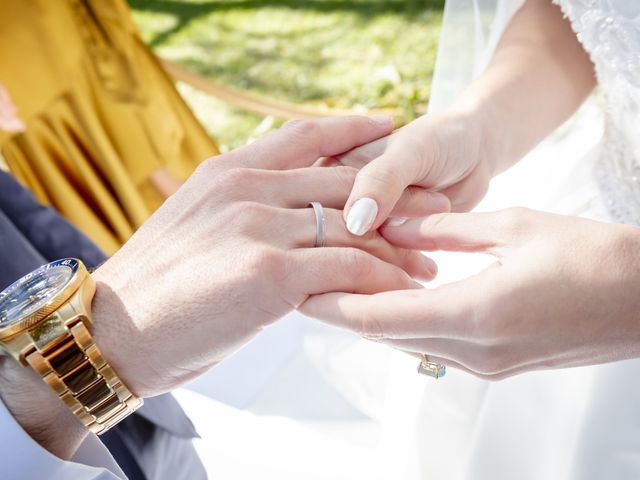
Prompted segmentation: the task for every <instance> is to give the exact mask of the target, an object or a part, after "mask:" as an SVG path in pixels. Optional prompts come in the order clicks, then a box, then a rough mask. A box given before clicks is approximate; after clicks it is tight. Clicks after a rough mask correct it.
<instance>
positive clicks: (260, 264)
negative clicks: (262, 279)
mask: <svg viewBox="0 0 640 480" xmlns="http://www.w3.org/2000/svg"><path fill="white" fill-rule="evenodd" d="M285 264H286V262H285V261H284V252H282V251H281V250H279V249H277V248H274V247H270V246H265V245H262V246H260V247H258V248H256V249H253V251H252V252H251V253H250V254H248V255H247V257H246V260H245V268H246V270H247V271H248V272H249V273H250V275H255V276H265V275H266V276H268V277H269V278H271V279H274V280H279V279H281V277H282V276H283V272H284V271H285V269H286V265H285Z"/></svg>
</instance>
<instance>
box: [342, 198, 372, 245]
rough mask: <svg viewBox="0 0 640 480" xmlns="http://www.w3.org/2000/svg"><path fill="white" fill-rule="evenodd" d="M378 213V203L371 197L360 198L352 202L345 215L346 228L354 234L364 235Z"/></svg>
mask: <svg viewBox="0 0 640 480" xmlns="http://www.w3.org/2000/svg"><path fill="white" fill-rule="evenodd" d="M377 215H378V204H377V203H376V201H375V200H374V199H373V198H366V197H365V198H361V199H360V200H358V201H357V202H356V203H354V204H353V206H352V207H351V210H349V215H347V230H349V231H350V232H351V233H353V234H354V235H358V236H361V235H364V234H365V233H367V232H368V231H369V229H370V228H371V226H372V225H373V222H374V221H375V220H376V216H377Z"/></svg>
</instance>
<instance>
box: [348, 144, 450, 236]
mask: <svg viewBox="0 0 640 480" xmlns="http://www.w3.org/2000/svg"><path fill="white" fill-rule="evenodd" d="M398 158H399V155H397V154H393V151H392V150H391V151H389V152H385V153H384V154H383V155H381V156H379V157H378V158H376V159H374V160H372V161H371V162H370V163H368V164H367V165H365V166H364V167H363V168H362V169H361V170H360V171H359V172H358V174H357V175H356V179H355V182H354V184H353V188H352V190H351V194H350V195H349V198H348V200H347V203H346V204H345V208H344V216H345V221H346V224H347V229H348V230H349V231H350V232H351V233H352V234H354V235H364V234H365V233H367V232H369V231H372V230H375V229H377V228H378V227H380V225H382V223H383V222H384V221H385V220H386V219H387V217H389V214H390V213H391V211H392V210H393V208H394V206H395V205H396V203H397V202H398V200H399V199H400V197H401V196H402V193H403V192H404V190H405V189H406V188H407V187H408V186H409V185H413V184H414V183H415V182H416V181H418V180H419V178H417V177H418V174H419V173H418V170H419V169H418V160H417V159H415V160H414V159H408V160H407V161H406V162H404V163H402V164H401V163H400V162H398ZM425 198H426V201H428V202H430V203H432V205H429V206H425V208H427V209H428V210H429V211H430V212H432V213H440V212H448V211H449V210H450V208H451V204H450V202H449V199H448V198H447V197H446V196H445V195H443V194H441V193H430V194H429V195H428V196H426V197H425Z"/></svg>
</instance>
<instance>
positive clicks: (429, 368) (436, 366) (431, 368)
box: [418, 353, 447, 380]
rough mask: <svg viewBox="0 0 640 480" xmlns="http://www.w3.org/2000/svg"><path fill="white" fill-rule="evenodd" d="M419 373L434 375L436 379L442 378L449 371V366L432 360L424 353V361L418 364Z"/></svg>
mask: <svg viewBox="0 0 640 480" xmlns="http://www.w3.org/2000/svg"><path fill="white" fill-rule="evenodd" d="M418 373H421V374H422V375H427V376H428V377H433V378H435V379H436V380H437V379H439V378H442V377H444V376H445V375H446V373H447V367H446V366H444V365H442V364H441V363H435V362H430V361H429V357H428V356H427V354H425V353H423V354H422V361H421V362H420V365H418Z"/></svg>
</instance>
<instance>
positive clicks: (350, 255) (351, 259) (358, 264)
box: [344, 248, 373, 281]
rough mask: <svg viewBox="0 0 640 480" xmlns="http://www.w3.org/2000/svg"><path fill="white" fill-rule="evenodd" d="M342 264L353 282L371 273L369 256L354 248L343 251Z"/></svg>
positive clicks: (371, 264)
mask: <svg viewBox="0 0 640 480" xmlns="http://www.w3.org/2000/svg"><path fill="white" fill-rule="evenodd" d="M344 263H345V265H344V267H345V271H348V272H351V277H352V278H353V279H354V281H355V280H357V279H358V278H361V277H367V276H369V275H370V274H371V273H372V271H373V263H372V262H371V258H370V257H369V255H367V254H366V253H365V252H363V251H362V250H358V249H355V248H349V249H346V250H345V256H344Z"/></svg>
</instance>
